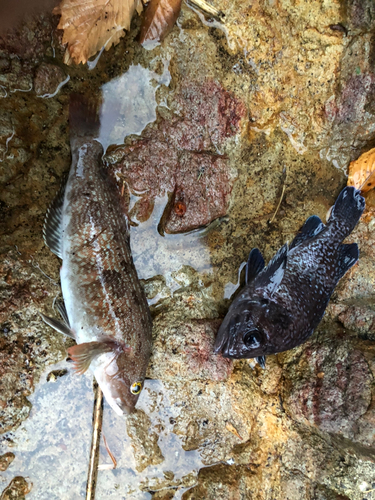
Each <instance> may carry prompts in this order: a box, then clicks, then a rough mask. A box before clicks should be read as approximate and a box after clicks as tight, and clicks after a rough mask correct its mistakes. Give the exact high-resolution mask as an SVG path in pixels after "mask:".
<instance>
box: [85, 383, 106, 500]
mask: <svg viewBox="0 0 375 500" xmlns="http://www.w3.org/2000/svg"><path fill="white" fill-rule="evenodd" d="M94 391H95V400H94V410H93V415H92V440H91V449H90V462H89V472H88V475H87V487H86V500H95V488H96V478H97V475H98V463H99V443H100V434H101V432H102V421H103V393H102V390H101V389H100V387H99V385H98V384H97V383H96V382H95V385H94Z"/></svg>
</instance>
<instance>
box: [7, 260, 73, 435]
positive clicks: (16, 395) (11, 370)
mask: <svg viewBox="0 0 375 500" xmlns="http://www.w3.org/2000/svg"><path fill="white" fill-rule="evenodd" d="M31 269H32V267H31ZM51 287H52V288H51ZM52 290H53V286H52V285H51V284H50V283H48V281H47V283H44V282H43V279H41V275H39V276H37V275H36V274H35V273H34V272H31V271H30V264H28V263H27V261H26V262H25V261H24V260H21V256H19V255H18V254H17V252H16V251H11V252H9V253H8V254H7V255H6V256H4V255H3V260H2V262H1V264H0V301H1V302H0V325H1V327H0V328H1V331H0V333H1V336H0V388H1V390H0V433H2V432H6V431H7V430H9V429H11V428H13V427H14V426H16V425H19V424H20V422H21V421H22V420H24V419H25V418H27V416H28V414H29V412H30V407H31V405H30V403H29V402H28V401H27V399H26V398H27V396H28V395H29V394H30V393H31V391H32V390H33V388H34V383H35V380H34V374H35V371H36V370H37V369H38V365H40V364H44V363H45V362H53V361H56V360H57V357H56V351H53V350H51V346H52V345H54V342H53V340H52V341H51V340H47V338H46V337H45V336H44V331H45V327H44V326H43V325H42V324H41V321H40V316H39V308H40V303H41V302H42V301H43V300H44V299H45V298H46V297H48V296H49V294H50V293H51V292H52ZM54 292H55V293H56V290H54ZM52 293H53V292H52ZM52 293H51V295H52ZM63 342H64V340H63V339H62V338H59V337H58V338H57V342H56V344H55V347H57V345H60V349H61V350H60V356H61V355H62V353H63V352H64V348H63V347H62V345H63Z"/></svg>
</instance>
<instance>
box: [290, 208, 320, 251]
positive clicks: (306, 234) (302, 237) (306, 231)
mask: <svg viewBox="0 0 375 500" xmlns="http://www.w3.org/2000/svg"><path fill="white" fill-rule="evenodd" d="M324 228H325V225H324V224H323V222H322V221H321V220H320V219H319V217H318V216H317V215H312V216H311V217H309V218H308V219H307V220H306V222H305V223H304V225H303V226H302V227H301V229H300V230H299V231H298V233H297V235H296V237H295V238H294V240H293V241H292V243H291V245H290V249H292V248H295V247H298V245H300V244H301V243H303V242H304V241H306V240H309V239H310V238H313V237H314V236H316V235H317V234H319V233H320V232H321V231H323V229H324Z"/></svg>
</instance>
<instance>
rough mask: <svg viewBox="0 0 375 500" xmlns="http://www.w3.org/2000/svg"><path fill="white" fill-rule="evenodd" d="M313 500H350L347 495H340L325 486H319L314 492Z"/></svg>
mask: <svg viewBox="0 0 375 500" xmlns="http://www.w3.org/2000/svg"><path fill="white" fill-rule="evenodd" d="M312 500H350V499H349V497H347V496H346V495H340V494H339V493H336V492H335V491H333V490H330V489H329V488H325V487H324V486H320V485H319V486H317V487H316V488H315V490H314V494H313V499H312Z"/></svg>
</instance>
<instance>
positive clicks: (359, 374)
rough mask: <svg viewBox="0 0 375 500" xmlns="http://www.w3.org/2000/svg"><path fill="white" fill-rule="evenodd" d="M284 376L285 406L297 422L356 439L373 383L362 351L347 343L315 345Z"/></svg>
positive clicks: (310, 346) (311, 345)
mask: <svg viewBox="0 0 375 500" xmlns="http://www.w3.org/2000/svg"><path fill="white" fill-rule="evenodd" d="M296 374H298V375H297V376H296ZM284 376H285V378H286V382H285V385H284V403H285V407H286V409H287V411H288V413H290V414H291V416H292V418H293V419H295V420H296V421H298V422H304V423H310V424H312V425H315V426H317V427H318V428H319V429H321V430H322V431H325V432H333V433H340V434H343V435H344V436H347V437H353V434H354V432H355V430H356V428H355V424H356V422H357V421H358V420H359V418H360V417H361V416H362V415H364V414H365V413H366V411H367V409H368V407H369V405H370V402H371V386H372V381H373V377H372V374H371V371H370V370H369V366H368V363H367V361H366V359H365V357H364V355H363V354H362V352H361V351H359V350H357V349H354V348H353V347H352V346H351V345H350V343H349V342H345V341H343V340H340V341H339V342H337V343H328V342H326V343H325V345H319V344H317V343H314V342H313V343H311V344H310V345H307V346H306V347H305V349H304V352H303V354H302V355H301V357H300V358H299V360H298V361H297V362H294V363H293V364H292V365H291V366H290V367H288V370H287V371H286V372H285V373H284Z"/></svg>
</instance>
